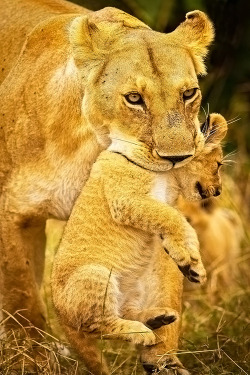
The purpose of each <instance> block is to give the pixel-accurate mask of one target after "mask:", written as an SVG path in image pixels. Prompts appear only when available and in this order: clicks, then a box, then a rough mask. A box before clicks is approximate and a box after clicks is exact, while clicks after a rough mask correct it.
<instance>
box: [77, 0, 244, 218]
mask: <svg viewBox="0 0 250 375" xmlns="http://www.w3.org/2000/svg"><path fill="white" fill-rule="evenodd" d="M74 1H75V2H76V3H78V4H80V5H83V6H84V7H86V8H88V9H92V10H98V9H101V8H103V7H105V6H114V7H116V8H120V9H122V10H124V11H126V12H128V13H130V14H132V15H134V16H136V17H138V18H139V19H141V20H142V21H144V22H145V23H147V24H148V25H149V26H150V27H152V28H153V29H154V30H157V31H161V32H170V31H172V30H174V29H175V28H176V27H177V26H178V25H179V24H180V23H181V22H182V21H184V19H185V14H186V13H187V12H189V11H191V10H194V9H199V10H202V11H204V12H206V13H207V14H208V16H209V17H210V19H211V20H212V21H213V23H214V26H215V30H216V38H215V41H214V43H213V45H212V47H211V49H210V54H209V56H208V58H207V67H208V75H207V76H206V77H203V78H201V79H200V84H201V89H202V93H203V103H202V106H203V108H204V110H205V111H206V112H208V110H209V111H210V112H219V113H221V114H222V115H223V116H224V117H225V118H226V119H227V120H232V119H233V120H236V121H233V122H232V124H231V125H230V126H229V132H228V136H227V142H226V145H225V152H226V153H227V152H231V151H233V150H236V154H235V155H234V157H233V159H234V161H235V163H233V164H232V166H231V168H230V170H227V174H228V175H229V176H231V178H232V180H233V181H235V185H236V186H235V187H234V188H235V189H236V190H237V191H233V192H232V194H234V195H237V198H236V199H238V202H237V203H238V204H237V205H238V207H240V210H241V209H242V210H243V211H244V217H245V218H247V219H249V218H250V214H249V212H250V210H249V207H250V176H249V171H250V160H249V155H250V126H249V122H250V106H249V104H250V22H249V14H250V1H249V0H178V1H176V0H74ZM202 116H204V111H203V110H202V111H201V120H203V117H202ZM230 159H231V158H230ZM233 190H234V189H233ZM241 213H242V212H241Z"/></svg>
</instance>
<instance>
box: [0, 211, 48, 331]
mask: <svg viewBox="0 0 250 375" xmlns="http://www.w3.org/2000/svg"><path fill="white" fill-rule="evenodd" d="M0 217H1V222H0V258H1V261H2V267H1V280H2V285H1V297H2V306H1V308H3V310H5V311H7V312H8V313H10V314H15V313H16V312H17V311H19V314H20V315H15V319H17V320H18V321H19V322H20V323H21V324H22V325H23V326H27V325H28V323H27V319H28V321H30V322H31V323H32V324H33V325H34V326H36V327H38V328H40V329H44V327H45V315H44V308H43V303H42V300H41V297H40V295H39V286H40V285H39V284H40V282H41V279H42V273H43V261H41V264H40V267H38V264H37V262H36V259H35V258H36V257H39V258H40V259H41V260H42V258H43V254H44V249H45V231H44V230H45V220H44V219H43V218H39V217H34V216H32V215H27V216H24V215H21V214H18V213H12V212H9V211H7V210H4V209H3V206H2V207H1V212H0ZM38 268H39V269H38ZM36 275H38V277H36ZM21 315H22V316H23V318H22V317H21ZM13 326H15V327H17V325H16V322H15V320H14V319H8V320H6V328H7V327H8V328H9V327H13ZM29 333H30V334H32V336H39V337H40V335H39V334H38V332H37V331H36V330H35V329H34V330H32V332H31V331H29Z"/></svg>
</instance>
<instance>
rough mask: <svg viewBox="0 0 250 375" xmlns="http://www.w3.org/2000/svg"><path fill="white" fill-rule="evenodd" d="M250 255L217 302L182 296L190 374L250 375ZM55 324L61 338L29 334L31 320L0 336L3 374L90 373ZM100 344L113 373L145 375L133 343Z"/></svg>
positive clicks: (200, 295)
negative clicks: (34, 337)
mask: <svg viewBox="0 0 250 375" xmlns="http://www.w3.org/2000/svg"><path fill="white" fill-rule="evenodd" d="M249 259H250V248H247V247H245V249H244V255H243V256H241V258H239V259H238V267H239V277H238V278H237V279H236V280H234V285H235V286H234V288H233V289H232V290H229V291H226V292H225V294H224V295H223V296H222V298H221V299H220V300H219V301H218V302H217V303H216V304H212V303H210V302H209V296H207V295H206V293H205V292H201V291H200V290H196V291H192V292H186V293H185V294H184V311H183V336H182V338H181V350H180V351H179V353H178V354H179V357H180V359H181V360H182V362H183V363H184V364H185V366H186V367H187V368H188V369H189V370H190V371H191V373H192V375H195V374H197V375H198V374H199V375H200V374H202V375H208V374H211V375H212V374H213V375H217V374H218V375H219V374H220V375H223V374H225V375H226V374H234V375H243V374H249V373H250V306H249V305H250V304H249V301H250V287H249V285H250V283H249V280H250V277H249V271H248V270H249V264H248V261H249ZM47 297H48V296H47ZM49 313H50V316H49V321H50V323H51V324H52V325H54V324H55V322H56V318H55V315H54V313H53V311H52V310H51V307H50V311H49ZM21 314H22V312H16V314H15V315H14V316H11V315H7V317H6V320H11V319H14V320H15V319H17V318H18V316H19V315H21ZM3 323H4V322H2V324H3ZM56 327H59V325H58V324H55V325H54V327H50V328H49V331H50V330H51V329H52V328H53V329H54V332H56V333H55V335H56V336H57V337H55V335H54V334H53V335H52V334H49V333H48V332H43V331H41V330H38V329H37V332H38V334H39V335H40V338H41V340H39V341H36V340H33V339H31V338H30V335H29V332H30V329H31V328H32V325H31V324H30V322H28V321H27V326H25V327H24V326H22V327H20V328H21V330H18V331H13V330H12V331H10V332H9V333H8V335H7V336H6V337H4V336H3V335H2V336H0V340H1V345H0V346H1V349H0V374H1V375H14V374H16V375H17V374H50V375H52V374H53V375H57V374H58V375H61V374H62V375H63V374H65V375H66V374H67V375H71V374H72V375H73V374H88V372H87V371H86V370H85V368H84V365H83V363H81V361H80V360H79V359H78V358H77V356H76V354H75V353H74V352H73V350H72V349H70V352H69V351H68V349H67V348H66V347H65V344H64V337H63V335H62V333H61V332H60V331H58V328H56ZM0 328H1V325H0ZM0 331H1V330H0ZM58 337H60V340H59V339H58ZM100 345H102V350H103V353H104V355H105V356H106V357H107V358H108V361H109V364H110V368H111V374H113V375H142V374H143V370H142V368H141V365H140V363H139V358H138V355H137V353H136V350H135V348H134V347H133V345H131V344H128V343H122V342H113V343H111V342H108V341H107V342H106V341H103V342H102V343H101V344H100ZM66 346H67V344H66Z"/></svg>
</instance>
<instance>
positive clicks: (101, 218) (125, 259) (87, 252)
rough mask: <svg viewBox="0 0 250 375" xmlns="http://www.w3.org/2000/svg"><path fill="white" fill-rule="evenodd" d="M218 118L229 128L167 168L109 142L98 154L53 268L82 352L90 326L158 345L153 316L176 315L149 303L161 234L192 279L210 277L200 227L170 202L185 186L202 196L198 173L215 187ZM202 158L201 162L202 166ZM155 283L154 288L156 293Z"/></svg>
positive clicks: (58, 298)
mask: <svg viewBox="0 0 250 375" xmlns="http://www.w3.org/2000/svg"><path fill="white" fill-rule="evenodd" d="M218 121H220V122H221V121H223V123H224V128H223V130H222V131H221V130H218V131H217V133H216V139H215V136H214V138H213V137H211V142H212V146H211V144H210V143H209V142H208V143H207V144H206V145H205V148H204V149H203V151H202V152H201V153H200V154H199V155H198V156H197V157H195V158H194V159H193V160H192V161H191V162H190V163H189V164H187V165H186V166H183V167H181V168H178V169H172V170H170V171H168V172H165V173H161V172H154V171H149V170H146V169H144V168H141V167H140V166H138V165H136V164H134V163H133V162H131V161H129V160H128V159H127V158H126V157H124V155H121V154H117V153H115V152H112V151H109V150H108V151H103V152H102V153H101V155H100V156H99V157H98V159H97V161H96V163H95V164H94V166H93V168H92V171H91V173H90V177H89V179H88V181H87V183H86V184H85V186H84V188H83V190H82V192H81V194H80V196H79V197H78V199H77V201H76V204H75V206H74V208H73V211H72V214H71V216H70V218H69V221H68V224H67V225H66V229H65V231H64V235H63V238H62V241H61V243H60V246H59V249H58V252H57V254H56V257H55V260H54V267H53V273H52V292H53V300H54V304H55V307H56V309H57V311H58V314H59V316H60V318H61V322H62V324H63V326H64V327H65V330H66V333H67V334H68V337H69V339H70V341H71V343H72V345H73V346H75V347H76V348H77V349H78V351H79V352H80V353H83V352H84V351H83V350H80V349H79V348H81V346H83V344H82V345H81V342H82V343H83V342H85V337H88V335H89V334H90V335H92V336H94V337H104V338H107V337H108V338H112V337H113V338H120V339H124V340H129V341H132V342H133V343H135V344H143V345H154V344H155V343H156V337H155V335H154V333H153V331H152V330H151V329H150V328H149V327H148V326H147V324H146V323H147V321H148V320H149V319H153V318H155V317H157V316H159V315H165V316H166V317H169V316H170V315H171V316H173V317H175V318H176V319H177V318H178V312H177V311H174V310H173V309H172V308H171V307H170V306H161V305H160V306H158V305H157V303H156V305H154V306H150V307H148V308H146V309H145V307H144V306H145V301H146V300H147V296H146V295H145V294H146V293H145V288H147V287H146V284H145V278H147V277H148V275H149V274H150V273H151V269H152V267H153V263H154V261H155V252H157V251H159V250H158V245H155V241H157V240H156V236H157V237H158V236H160V238H161V239H162V249H161V250H162V252H164V249H165V250H166V252H167V253H168V254H169V256H170V257H171V258H172V259H173V260H174V261H175V263H176V264H177V265H178V266H179V267H180V270H184V272H183V273H184V275H185V276H187V277H188V278H189V279H190V281H195V282H201V283H203V282H204V281H205V278H206V272H205V269H204V267H203V264H202V261H201V258H200V254H199V243H198V241H197V235H196V232H195V231H194V229H193V228H192V227H191V226H190V224H188V222H187V221H186V220H185V218H184V216H183V215H182V214H181V213H180V212H179V211H178V210H176V209H175V208H174V207H172V206H173V205H174V204H175V203H176V200H177V198H178V196H179V194H183V195H185V196H186V197H187V196H190V197H192V198H193V199H194V197H196V200H198V199H201V198H202V197H201V195H199V194H198V192H197V191H194V192H193V193H192V192H190V189H193V190H195V184H192V183H191V182H192V181H193V180H194V181H203V180H204V179H206V181H207V184H208V186H209V187H211V188H212V187H213V184H215V182H214V181H215V180H214V179H215V174H216V175H219V168H218V164H217V160H220V161H221V160H222V154H221V157H220V158H219V159H218V154H220V153H221V147H220V141H221V140H222V139H223V138H224V136H225V134H226V130H225V128H226V127H227V125H226V121H225V120H224V118H223V117H222V116H220V115H218V114H214V115H213V114H212V115H210V124H211V127H212V126H213V125H215V123H216V122H218ZM220 129H221V128H220ZM200 165H201V166H202V167H203V168H201V169H200V168H196V167H197V166H200ZM196 170H197V172H196ZM187 176H188V180H190V181H191V182H190V183H186V184H185V183H183V181H182V177H183V180H184V181H186V178H187ZM203 183H204V181H203V182H202V184H203ZM209 194H212V193H211V192H210V193H209ZM187 267H190V272H187V273H186V268H187ZM165 277H166V278H168V277H169V275H165ZM148 284H149V285H150V282H148ZM152 284H153V285H151V287H150V286H149V287H148V290H147V293H148V294H149V295H150V294H151V293H154V292H153V290H152V292H151V290H150V288H155V286H154V283H153V282H152ZM145 324H146V325H145ZM83 357H84V358H86V355H85V354H83ZM88 362H90V360H89V361H88ZM95 366H97V365H96V364H95ZM93 369H94V367H91V366H90V368H89V370H90V371H93ZM96 371H97V370H96V369H95V373H96V374H98V372H96Z"/></svg>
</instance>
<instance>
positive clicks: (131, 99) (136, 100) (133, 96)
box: [125, 92, 143, 104]
mask: <svg viewBox="0 0 250 375" xmlns="http://www.w3.org/2000/svg"><path fill="white" fill-rule="evenodd" d="M125 98H126V100H127V102H128V103H130V104H143V100H142V97H141V95H140V94H138V93H137V92H132V93H130V94H128V95H125Z"/></svg>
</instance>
